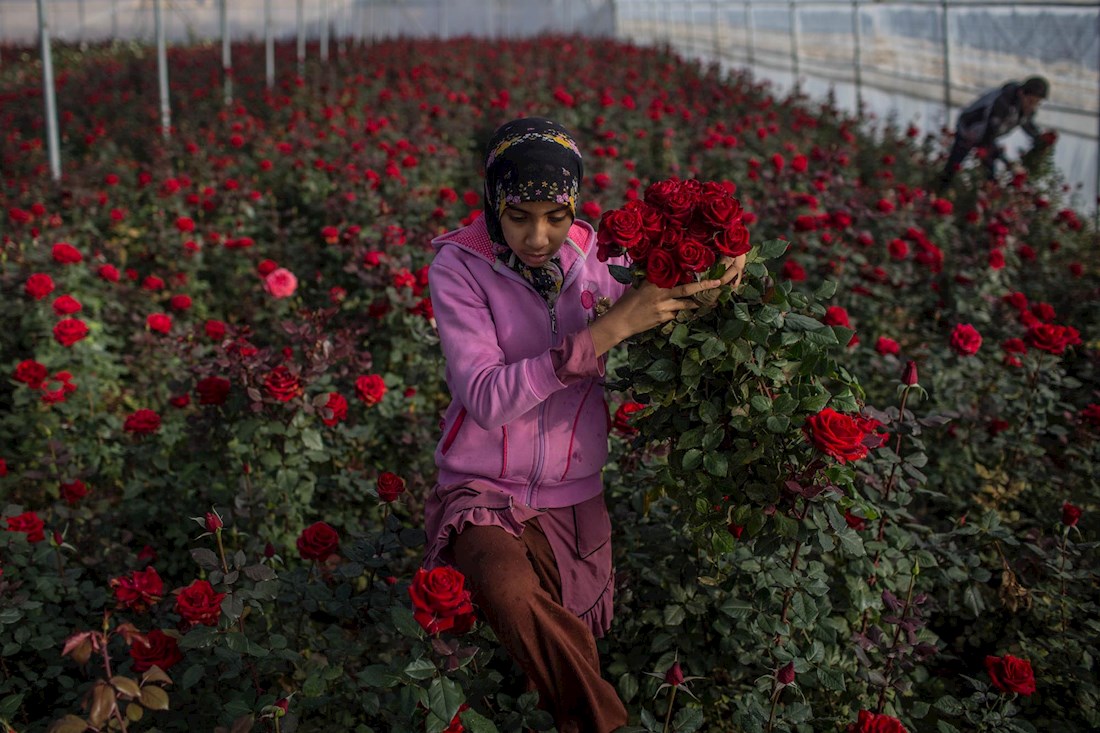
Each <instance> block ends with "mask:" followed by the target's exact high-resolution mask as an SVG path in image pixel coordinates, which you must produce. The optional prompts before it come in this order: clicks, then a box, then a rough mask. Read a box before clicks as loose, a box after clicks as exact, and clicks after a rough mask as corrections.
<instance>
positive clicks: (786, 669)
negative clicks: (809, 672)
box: [775, 662, 794, 685]
mask: <svg viewBox="0 0 1100 733" xmlns="http://www.w3.org/2000/svg"><path fill="white" fill-rule="evenodd" d="M775 678H776V679H777V680H779V684H781V685H789V684H791V683H792V682H794V662H787V664H786V666H783V667H780V668H779V671H778V672H776V673H775Z"/></svg>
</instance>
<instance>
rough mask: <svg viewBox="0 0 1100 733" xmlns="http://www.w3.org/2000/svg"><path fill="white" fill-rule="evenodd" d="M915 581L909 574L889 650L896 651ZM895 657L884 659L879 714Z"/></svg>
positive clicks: (914, 576) (879, 694)
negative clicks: (884, 666) (899, 616)
mask: <svg viewBox="0 0 1100 733" xmlns="http://www.w3.org/2000/svg"><path fill="white" fill-rule="evenodd" d="M916 582H917V576H916V573H914V574H912V575H910V576H909V590H908V591H906V593H905V605H904V606H902V609H901V618H899V619H898V624H897V625H896V626H895V627H894V640H893V641H892V642H890V650H891V651H896V650H897V646H898V639H899V638H901V626H902V622H903V621H905V617H906V615H908V613H909V603H910V601H912V600H913V586H914V585H915V584H916ZM895 659H896V657H890V658H889V659H887V660H886V670H885V671H884V672H883V673H882V677H883V681H884V684H883V685H882V689H881V690H880V691H879V693H878V709H877V712H878V713H879V715H881V714H882V708H883V707H885V705H886V690H887V689H889V687H890V672H891V671H892V670H893V667H894V660H895Z"/></svg>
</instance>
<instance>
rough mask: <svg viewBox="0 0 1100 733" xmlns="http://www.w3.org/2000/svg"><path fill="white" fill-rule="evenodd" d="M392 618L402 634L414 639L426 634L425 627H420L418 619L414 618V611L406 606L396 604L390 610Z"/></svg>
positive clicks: (395, 626)
mask: <svg viewBox="0 0 1100 733" xmlns="http://www.w3.org/2000/svg"><path fill="white" fill-rule="evenodd" d="M390 618H391V619H392V620H393V625H394V628H396V629H397V632H398V633H399V634H401V635H402V636H408V637H411V638H413V639H419V638H422V637H423V636H424V629H422V628H421V627H420V624H419V623H417V621H416V619H415V618H413V612H412V611H411V610H410V609H408V608H405V607H404V606H394V607H393V608H392V609H391V610H390Z"/></svg>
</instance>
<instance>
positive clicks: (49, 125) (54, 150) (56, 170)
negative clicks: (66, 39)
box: [38, 0, 61, 183]
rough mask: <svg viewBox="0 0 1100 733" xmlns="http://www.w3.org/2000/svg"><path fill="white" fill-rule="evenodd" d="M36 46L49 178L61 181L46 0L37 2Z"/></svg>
mask: <svg viewBox="0 0 1100 733" xmlns="http://www.w3.org/2000/svg"><path fill="white" fill-rule="evenodd" d="M38 46H39V49H40V50H41V52H42V96H44V97H45V98H46V110H45V112H46V147H47V149H48V151H49V156H50V177H52V178H53V180H54V182H55V183H56V182H58V181H60V180H61V150H60V147H61V146H60V143H59V142H58V135H57V96H56V95H55V91H54V84H53V53H52V52H51V51H50V28H49V26H48V25H47V24H46V0H38Z"/></svg>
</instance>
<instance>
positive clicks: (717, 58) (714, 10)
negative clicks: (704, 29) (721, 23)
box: [711, 0, 722, 70]
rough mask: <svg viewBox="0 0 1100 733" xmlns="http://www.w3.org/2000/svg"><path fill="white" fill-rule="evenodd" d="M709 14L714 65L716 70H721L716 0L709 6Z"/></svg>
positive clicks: (720, 43)
mask: <svg viewBox="0 0 1100 733" xmlns="http://www.w3.org/2000/svg"><path fill="white" fill-rule="evenodd" d="M711 14H712V17H713V19H714V20H713V22H714V29H713V30H714V63H716V64H718V69H719V70H721V68H722V42H721V40H720V39H719V37H718V17H719V16H718V0H714V1H713V3H712V4H711Z"/></svg>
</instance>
